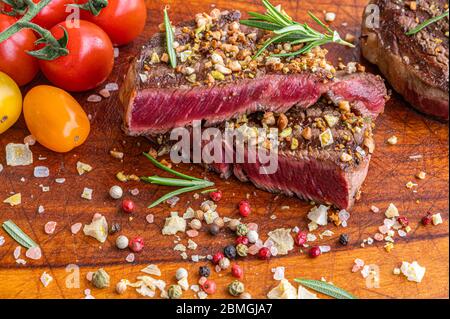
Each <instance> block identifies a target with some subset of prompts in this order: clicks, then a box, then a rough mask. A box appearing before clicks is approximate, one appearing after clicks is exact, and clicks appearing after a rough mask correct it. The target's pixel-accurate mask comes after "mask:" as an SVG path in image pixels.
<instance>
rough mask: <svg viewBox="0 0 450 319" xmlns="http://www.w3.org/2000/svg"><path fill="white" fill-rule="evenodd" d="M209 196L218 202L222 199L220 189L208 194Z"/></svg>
mask: <svg viewBox="0 0 450 319" xmlns="http://www.w3.org/2000/svg"><path fill="white" fill-rule="evenodd" d="M209 197H211V199H212V200H213V201H215V202H218V201H220V200H221V199H222V192H221V191H217V192H212V193H210V194H209Z"/></svg>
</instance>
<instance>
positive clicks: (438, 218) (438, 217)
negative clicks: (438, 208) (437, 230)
mask: <svg viewBox="0 0 450 319" xmlns="http://www.w3.org/2000/svg"><path fill="white" fill-rule="evenodd" d="M431 219H432V221H433V225H434V226H436V225H439V224H442V217H441V214H440V213H438V214H434V215H433V216H431Z"/></svg>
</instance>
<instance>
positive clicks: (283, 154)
mask: <svg viewBox="0 0 450 319" xmlns="http://www.w3.org/2000/svg"><path fill="white" fill-rule="evenodd" d="M341 103H342V102H341ZM344 105H345V104H344ZM355 108H356V109H355ZM381 111H382V110H380V112H381ZM272 116H273V117H274V118H275V121H274V120H273V119H272V118H271V117H272ZM280 116H283V115H278V114H273V113H272V112H267V113H262V112H258V113H256V114H252V115H251V116H249V117H248V120H244V121H243V122H242V120H239V119H237V120H232V121H228V122H227V123H226V124H222V125H219V126H218V127H220V128H221V131H222V132H224V130H225V127H227V128H230V127H234V128H238V130H239V131H241V132H243V134H244V136H246V134H247V135H249V136H251V135H252V134H251V132H252V131H253V128H261V127H263V126H264V127H266V128H267V129H270V128H271V127H274V126H276V125H277V124H272V125H268V124H267V123H280V121H279V118H280ZM285 116H286V117H285V119H287V124H285V125H283V126H282V127H283V130H282V131H280V132H281V133H280V135H279V136H280V137H279V147H278V148H277V149H278V153H277V158H278V169H277V170H276V171H275V172H274V173H273V174H261V171H260V168H261V167H267V164H262V163H261V162H260V161H259V160H258V155H257V151H255V149H253V151H252V150H251V148H245V150H246V151H245V155H244V161H239V162H238V161H237V160H236V158H237V157H236V156H234V157H233V159H234V161H233V162H232V163H226V162H221V163H212V164H208V165H207V166H208V167H209V168H210V169H211V170H213V171H215V172H217V173H219V174H221V176H222V177H225V178H227V177H229V176H231V175H233V174H234V175H235V176H236V177H237V178H238V179H239V180H241V181H245V182H246V181H250V182H252V183H253V184H254V185H255V186H256V187H258V188H260V189H264V190H267V191H269V192H275V193H282V194H286V195H289V196H293V195H296V196H298V197H300V198H302V199H305V200H312V201H315V202H320V203H326V204H332V205H334V206H336V207H338V208H340V209H350V208H351V207H352V206H353V204H354V201H355V197H356V195H357V193H358V191H359V189H360V187H361V185H362V183H363V182H364V180H365V178H366V175H367V171H368V168H369V162H370V158H371V154H372V153H373V151H374V148H375V145H374V141H373V134H372V129H373V127H374V120H375V118H376V116H377V114H372V115H371V116H364V115H362V114H361V112H360V110H358V104H354V105H353V106H352V109H351V110H350V111H349V110H345V108H339V107H337V106H336V105H335V104H334V103H330V102H324V101H321V102H318V103H316V104H315V105H313V106H311V107H310V108H308V109H303V108H301V107H294V108H291V109H290V110H289V111H288V112H286V114H285ZM263 123H264V124H263ZM284 123H286V121H285V122H284ZM324 132H325V133H326V134H325V135H323V133H324ZM330 132H331V136H332V139H331V140H329V141H330V142H329V143H328V142H327V140H326V139H324V137H326V136H327V134H328V133H330ZM287 133H289V134H287ZM222 134H223V133H222ZM167 136H168V134H165V135H164V137H163V138H160V139H159V142H160V144H162V148H164V149H166V151H167V150H168V149H170V146H167V145H172V144H171V143H173V141H171V142H169V141H168V138H167ZM281 136H282V137H281ZM328 136H329V135H328ZM321 139H322V140H321ZM203 143H204V144H203V147H204V146H205V144H206V143H205V142H203ZM261 143H262V144H264V143H265V141H261ZM225 144H226V143H224V146H223V149H225V148H227V147H229V145H225ZM231 148H234V150H236V149H237V148H236V145H234V146H231ZM250 152H253V154H250ZM224 153H225V151H224V152H223V154H224ZM223 154H222V159H223V158H225V157H224V155H223ZM251 155H254V156H255V158H256V159H257V160H256V162H252V161H249V160H248V159H249V158H250V156H251Z"/></svg>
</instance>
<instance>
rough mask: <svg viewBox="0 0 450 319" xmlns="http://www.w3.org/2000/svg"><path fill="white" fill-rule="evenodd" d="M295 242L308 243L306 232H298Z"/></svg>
mask: <svg viewBox="0 0 450 319" xmlns="http://www.w3.org/2000/svg"><path fill="white" fill-rule="evenodd" d="M294 242H295V244H296V245H297V246H302V245H303V244H304V243H306V233H304V232H298V234H297V235H296V236H295V238H294Z"/></svg>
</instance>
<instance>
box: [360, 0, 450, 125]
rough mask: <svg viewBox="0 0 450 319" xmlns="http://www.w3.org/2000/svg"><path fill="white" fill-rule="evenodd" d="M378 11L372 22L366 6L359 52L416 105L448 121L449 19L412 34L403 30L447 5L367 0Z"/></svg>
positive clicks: (437, 0) (435, 0) (429, 0)
mask: <svg viewBox="0 0 450 319" xmlns="http://www.w3.org/2000/svg"><path fill="white" fill-rule="evenodd" d="M374 4H375V5H377V6H378V8H379V12H380V20H379V25H378V26H376V25H375V26H373V25H372V23H371V22H373V19H372V16H373V12H372V11H371V9H370V8H371V7H368V9H367V10H366V12H365V15H364V17H363V25H362V29H363V30H362V52H363V55H364V57H365V58H366V59H368V60H369V61H370V62H372V63H374V64H376V65H378V67H379V68H380V70H381V72H382V73H383V74H384V76H385V77H386V78H387V80H388V81H389V83H390V84H391V85H392V87H393V88H394V89H395V90H396V91H397V92H398V93H400V94H401V95H403V97H404V98H405V100H407V101H408V102H410V103H411V104H412V106H414V107H415V108H416V109H417V110H419V111H421V112H423V113H426V114H429V115H432V116H434V117H436V118H439V119H443V120H448V113H449V112H448V109H449V101H448V94H449V63H448V49H449V47H448V44H449V43H448V32H449V23H448V18H444V19H441V20H440V21H438V22H436V23H433V24H431V25H429V26H428V27H426V28H425V29H423V30H421V31H420V32H419V33H417V34H415V35H411V36H408V35H406V34H405V33H406V32H407V31H409V30H411V29H413V28H414V27H416V26H417V25H418V24H419V23H421V22H423V21H425V20H427V19H429V18H431V17H434V16H437V15H439V14H441V13H443V11H444V10H445V9H447V8H448V2H447V1H445V0H420V1H397V0H372V1H371V2H370V5H374Z"/></svg>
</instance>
